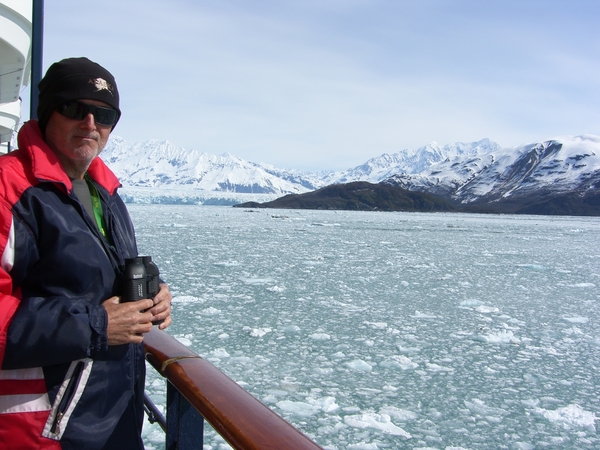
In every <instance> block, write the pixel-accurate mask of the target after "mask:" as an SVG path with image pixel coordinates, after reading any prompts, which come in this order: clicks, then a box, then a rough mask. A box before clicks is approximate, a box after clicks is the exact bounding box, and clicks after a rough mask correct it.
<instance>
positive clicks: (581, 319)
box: [563, 317, 590, 323]
mask: <svg viewBox="0 0 600 450" xmlns="http://www.w3.org/2000/svg"><path fill="white" fill-rule="evenodd" d="M563 319H564V320H566V321H567V322H571V323H588V322H589V320H590V319H589V318H587V317H563Z"/></svg>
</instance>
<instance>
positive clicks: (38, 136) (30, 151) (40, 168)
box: [18, 120, 121, 195]
mask: <svg viewBox="0 0 600 450" xmlns="http://www.w3.org/2000/svg"><path fill="white" fill-rule="evenodd" d="M18 143H19V149H20V150H21V151H23V152H24V153H25V155H26V156H27V158H28V159H29V160H30V161H31V167H32V170H33V175H34V176H35V177H36V178H37V179H38V180H42V181H50V182H54V183H60V184H63V185H64V186H65V187H66V189H67V192H71V189H72V183H71V180H70V179H69V177H68V175H67V174H66V172H65V171H64V169H63V168H62V165H61V164H60V160H59V159H58V156H56V154H55V153H54V152H53V151H52V149H50V147H49V146H48V145H47V144H46V142H45V141H44V137H43V136H42V132H41V131H40V128H39V126H38V123H37V121H36V120H30V121H28V122H26V123H25V124H24V125H23V126H22V127H21V130H20V131H19V135H18ZM88 174H89V175H90V177H92V179H93V180H94V181H95V182H96V183H98V184H99V185H100V186H102V187H103V188H104V189H106V190H107V191H108V192H109V193H110V194H111V195H112V194H114V192H115V191H116V189H117V188H118V187H119V186H121V183H120V182H119V179H118V178H117V177H116V175H115V174H114V173H113V172H112V171H111V170H110V169H109V168H108V166H107V165H106V164H105V163H104V161H102V160H101V159H100V158H98V157H96V158H94V160H93V161H92V163H91V164H90V167H89V168H88Z"/></svg>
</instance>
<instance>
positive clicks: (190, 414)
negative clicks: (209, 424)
mask: <svg viewBox="0 0 600 450" xmlns="http://www.w3.org/2000/svg"><path fill="white" fill-rule="evenodd" d="M203 445H204V418H203V417H202V415H201V414H200V413H199V412H198V411H196V409H195V408H194V407H193V406H192V405H190V403H189V402H188V401H187V400H186V399H185V397H184V396H183V395H181V394H180V393H179V391H178V390H177V389H176V388H175V387H174V386H173V385H172V384H171V383H170V382H169V381H167V447H166V448H167V450H197V449H201V448H202V447H203Z"/></svg>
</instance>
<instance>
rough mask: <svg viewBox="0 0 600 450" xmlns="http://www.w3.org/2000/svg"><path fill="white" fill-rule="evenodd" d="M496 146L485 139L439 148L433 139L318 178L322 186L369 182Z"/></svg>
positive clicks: (495, 147) (413, 171)
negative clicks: (427, 142) (422, 145)
mask: <svg viewBox="0 0 600 450" xmlns="http://www.w3.org/2000/svg"><path fill="white" fill-rule="evenodd" d="M498 149H500V146H499V145H498V144H496V143H495V142H492V141H490V140H489V139H482V140H480V141H477V142H470V143H464V142H457V143H455V144H449V145H445V146H443V147H440V146H439V145H438V144H437V143H436V142H432V143H431V144H429V145H426V146H424V147H420V148H418V149H416V150H415V149H407V150H402V151H401V152H397V153H394V154H392V155H389V154H387V153H384V154H383V155H381V156H378V157H376V158H371V159H369V160H368V161H367V162H366V163H364V164H362V165H360V166H357V167H354V168H352V169H348V170H346V171H344V172H341V173H340V172H336V173H331V174H328V175H326V176H324V177H323V178H322V180H323V181H324V182H325V184H326V185H329V184H334V183H350V182H352V181H369V182H371V183H379V182H380V181H382V180H385V179H387V178H389V177H391V176H393V175H396V174H398V173H405V174H417V173H421V172H423V171H426V170H427V169H428V168H429V167H431V166H432V165H433V164H436V163H439V162H442V161H450V160H455V159H457V158H461V157H476V156H479V155H483V154H486V153H489V152H492V151H494V150H498Z"/></svg>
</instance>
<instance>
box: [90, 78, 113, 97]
mask: <svg viewBox="0 0 600 450" xmlns="http://www.w3.org/2000/svg"><path fill="white" fill-rule="evenodd" d="M88 83H89V84H93V85H94V88H95V89H96V90H95V91H94V92H100V91H108V92H109V94H110V95H113V87H112V86H111V85H110V83H109V82H108V81H106V80H105V79H104V78H92V79H90V80H89V81H88Z"/></svg>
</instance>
